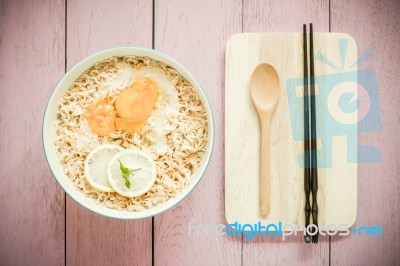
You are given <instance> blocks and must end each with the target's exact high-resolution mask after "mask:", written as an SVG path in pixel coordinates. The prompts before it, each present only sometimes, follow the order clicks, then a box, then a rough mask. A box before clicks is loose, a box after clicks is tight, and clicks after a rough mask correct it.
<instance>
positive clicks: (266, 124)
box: [260, 116, 271, 216]
mask: <svg viewBox="0 0 400 266" xmlns="http://www.w3.org/2000/svg"><path fill="white" fill-rule="evenodd" d="M260 118H261V117H260ZM260 122H261V146H260V152H261V155H260V214H261V215H262V216H264V215H268V214H269V213H270V210H271V179H270V159H269V157H270V156H269V154H270V148H269V133H270V131H269V128H270V122H271V118H270V117H268V116H267V117H262V119H260Z"/></svg>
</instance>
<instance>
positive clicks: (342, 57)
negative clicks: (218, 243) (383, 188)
mask: <svg viewBox="0 0 400 266" xmlns="http://www.w3.org/2000/svg"><path fill="white" fill-rule="evenodd" d="M302 42H303V40H302V34H301V33H243V34H237V35H234V36H232V37H231V38H230V39H229V41H228V43H227V47H226V56H225V62H226V64H225V67H226V76H225V214H226V219H227V222H228V223H234V222H238V223H241V224H245V223H249V224H254V223H257V222H258V221H261V222H263V223H278V222H282V223H283V224H303V225H304V221H305V215H304V205H305V193H304V173H303V172H304V169H303V168H302V166H301V158H302V157H301V155H302V153H303V149H304V147H303V145H304V144H303V139H304V136H303V135H304V133H303V123H304V119H303V98H302V97H301V96H302V90H303V87H302V76H303V50H302ZM314 54H315V58H316V59H315V75H316V83H317V85H316V110H317V134H318V141H317V145H318V150H319V153H318V159H319V163H321V165H320V167H319V169H318V182H319V188H318V201H317V202H318V206H319V217H318V219H319V224H320V226H327V225H330V224H334V225H339V224H344V225H346V227H350V226H351V225H353V223H354V222H355V219H356V211H357V164H356V163H355V162H354V160H355V161H356V160H357V123H354V122H355V121H353V120H354V119H358V116H357V110H352V111H350V112H349V111H347V112H345V111H342V110H341V108H340V106H341V105H340V104H341V103H340V101H342V100H343V99H342V98H341V97H340V96H341V95H342V94H343V93H345V92H346V91H347V92H349V91H351V92H353V94H354V95H355V96H357V76H356V75H357V64H356V63H355V64H353V63H354V62H356V61H357V46H356V43H355V41H354V40H353V39H352V38H351V37H350V36H348V35H346V34H343V33H315V34H314ZM260 63H268V64H271V65H272V66H274V67H275V69H276V70H277V72H278V75H279V80H280V98H279V100H278V103H277V106H276V109H275V112H274V115H273V117H272V121H271V135H270V137H271V141H270V145H271V146H270V151H271V156H270V165H271V169H270V172H271V213H270V215H268V217H267V218H262V217H261V215H260V214H259V203H258V197H259V168H260V163H262V162H260V159H259V145H260V128H259V120H258V116H257V113H256V110H255V108H254V105H253V102H252V100H251V97H250V88H249V84H250V78H251V75H252V72H253V70H254V69H255V67H256V66H257V65H258V64H260ZM356 109H357V108H356ZM349 161H352V162H349Z"/></svg>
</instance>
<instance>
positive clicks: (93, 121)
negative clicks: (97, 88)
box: [85, 98, 116, 136]
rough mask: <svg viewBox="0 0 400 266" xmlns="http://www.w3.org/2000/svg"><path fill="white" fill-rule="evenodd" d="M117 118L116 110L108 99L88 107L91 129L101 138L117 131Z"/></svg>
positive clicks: (87, 113)
mask: <svg viewBox="0 0 400 266" xmlns="http://www.w3.org/2000/svg"><path fill="white" fill-rule="evenodd" d="M115 117H116V113H115V108H114V106H113V105H112V104H110V103H109V101H108V99H107V98H104V99H101V100H99V101H98V102H97V103H95V104H92V105H90V106H89V107H87V109H86V114H85V118H86V120H87V121H88V124H89V128H90V129H91V130H92V131H93V132H94V133H96V134H97V135H99V136H108V134H110V133H111V132H112V131H114V130H115Z"/></svg>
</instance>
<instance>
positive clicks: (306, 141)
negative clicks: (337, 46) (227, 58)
mask: <svg viewBox="0 0 400 266" xmlns="http://www.w3.org/2000/svg"><path fill="white" fill-rule="evenodd" d="M307 57H308V53H307V25H306V24H303V59H304V60H303V61H304V65H303V70H304V79H303V81H304V84H303V85H304V96H303V100H304V191H305V193H306V202H305V208H304V211H305V216H306V221H305V227H306V228H307V227H308V225H309V224H310V212H311V205H310V157H309V152H310V141H309V135H310V131H309V127H310V124H309V116H310V114H309V103H308V97H309V95H310V93H309V90H308V62H307ZM306 232H307V231H306ZM304 241H305V242H306V243H309V242H310V241H311V237H310V236H309V235H308V234H307V233H306V234H305V235H304Z"/></svg>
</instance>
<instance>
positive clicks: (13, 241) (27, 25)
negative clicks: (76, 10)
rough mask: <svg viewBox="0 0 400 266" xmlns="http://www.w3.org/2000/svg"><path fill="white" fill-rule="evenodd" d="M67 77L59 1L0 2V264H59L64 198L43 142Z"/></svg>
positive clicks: (61, 250)
mask: <svg viewBox="0 0 400 266" xmlns="http://www.w3.org/2000/svg"><path fill="white" fill-rule="evenodd" d="M63 73H64V5H63V2H62V1H57V2H55V1H51V0H44V1H40V2H38V1H33V0H32V1H0V101H1V104H0V133H1V136H2V138H1V142H0V172H1V174H0V175H1V186H0V210H1V211H0V212H1V218H0V264H1V265H63V264H64V229H65V223H64V221H65V219H64V199H65V198H64V197H65V196H64V193H63V191H62V189H61V188H60V187H59V186H58V184H57V182H56V181H55V180H54V178H53V175H52V174H51V172H50V169H49V167H48V165H47V162H46V159H45V156H44V152H43V148H42V147H43V145H42V139H41V132H42V129H41V127H42V119H43V113H44V110H45V107H46V102H47V100H48V98H49V97H50V94H51V92H52V90H53V88H54V86H55V85H56V83H57V81H58V79H59V78H60V76H61V75H62V74H63Z"/></svg>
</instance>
